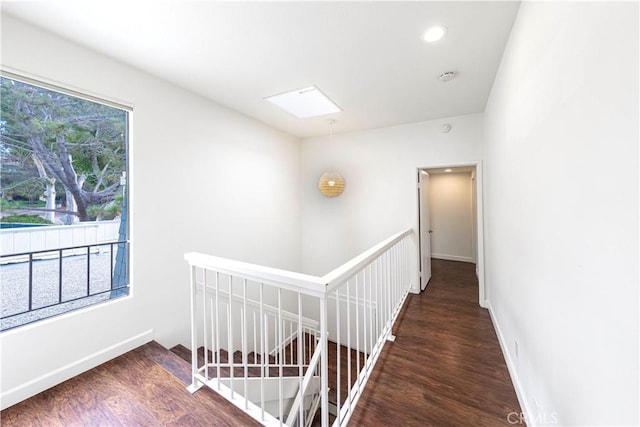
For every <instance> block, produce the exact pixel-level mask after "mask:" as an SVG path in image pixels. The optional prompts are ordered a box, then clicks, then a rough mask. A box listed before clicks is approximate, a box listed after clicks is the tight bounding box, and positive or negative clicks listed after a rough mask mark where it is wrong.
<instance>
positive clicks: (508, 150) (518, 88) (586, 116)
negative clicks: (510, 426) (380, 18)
mask: <svg viewBox="0 0 640 427" xmlns="http://www.w3.org/2000/svg"><path fill="white" fill-rule="evenodd" d="M638 55H639V46H638V3H637V2H628V3H615V2H593V3H591V2H575V3H569V2H523V3H522V5H521V8H520V12H519V15H518V17H517V19H516V22H515V24H514V27H513V31H512V34H511V37H510V40H509V43H508V45H507V48H506V50H505V53H504V56H503V58H502V63H501V66H500V69H499V72H498V75H497V77H496V79H495V82H494V86H493V89H492V92H491V96H490V99H489V102H488V104H487V109H486V112H485V147H486V164H485V171H486V175H485V184H486V185H485V196H486V198H485V209H486V211H485V216H484V218H485V227H486V229H485V236H486V240H485V242H486V246H485V250H486V252H485V254H486V281H487V286H488V296H489V300H490V306H491V308H492V314H493V317H494V320H495V323H496V325H497V326H498V333H499V336H500V338H501V340H502V344H503V345H504V350H505V353H506V357H507V362H508V363H509V365H510V368H511V374H512V377H513V379H514V380H515V382H516V386H517V389H518V391H519V394H520V397H521V399H522V400H523V402H522V403H523V410H524V411H525V412H526V416H527V423H528V424H529V425H543V424H554V425H607V426H610V425H638V423H639V421H640V420H639V418H638V405H639V395H638V392H639V384H638V379H639V369H638V364H639V360H640V355H639V353H638V338H639V330H638V325H639V319H638V308H639V307H638V306H639V304H638V296H639V295H638V256H639V252H638V218H639V210H638V191H639V185H638V184H639V183H638V180H639V175H638V170H639V164H638V163H639V162H638V154H639V153H638V140H639V134H638V115H639V113H640V111H639V107H638V104H639V103H638V90H639V87H638V73H639V70H638V59H639V58H638Z"/></svg>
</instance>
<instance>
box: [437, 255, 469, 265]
mask: <svg viewBox="0 0 640 427" xmlns="http://www.w3.org/2000/svg"><path fill="white" fill-rule="evenodd" d="M431 258H435V259H444V260H446V261H459V262H470V263H471V264H475V263H476V260H475V259H473V258H472V257H470V256H459V255H447V254H434V253H432V254H431Z"/></svg>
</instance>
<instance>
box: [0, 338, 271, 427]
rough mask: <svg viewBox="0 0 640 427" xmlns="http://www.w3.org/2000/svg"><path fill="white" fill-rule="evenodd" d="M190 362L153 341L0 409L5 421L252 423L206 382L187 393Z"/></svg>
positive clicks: (20, 423) (29, 423)
mask: <svg viewBox="0 0 640 427" xmlns="http://www.w3.org/2000/svg"><path fill="white" fill-rule="evenodd" d="M190 369H191V368H190V367H189V364H188V363H186V362H184V361H183V360H182V359H180V358H179V357H178V356H177V355H175V354H173V353H171V352H169V351H167V350H166V349H164V348H163V347H162V346H160V345H159V344H157V343H155V342H152V343H149V344H146V345H144V346H142V347H139V348H137V349H135V350H133V351H130V352H129V353H127V354H124V355H122V356H120V357H118V358H116V359H113V360H111V361H109V362H107V363H105V364H103V365H100V366H98V367H97V368H95V369H92V370H90V371H88V372H85V373H83V374H81V375H78V376H77V377H74V378H72V379H70V380H68V381H65V382H63V383H62V384H59V385H57V386H56V387H53V388H51V389H49V390H47V391H44V392H42V393H40V394H38V395H36V396H34V397H32V398H30V399H27V400H25V401H23V402H20V403H18V404H16V405H14V406H12V407H10V408H7V409H5V410H4V411H2V412H1V413H0V424H1V425H2V426H3V427H8V426H20V427H26V426H43V427H53V426H64V427H68V426H87V427H89V426H91V427H94V426H108V427H112V426H113V427H115V426H125V427H129V426H203V427H204V426H254V425H259V424H258V423H256V422H255V421H254V420H253V418H251V417H249V416H248V415H246V414H244V413H243V412H242V411H241V410H239V409H238V408H236V407H235V406H233V405H232V404H231V403H229V402H227V401H226V400H225V399H224V398H223V397H221V396H219V395H218V394H216V393H215V392H213V391H210V390H208V389H206V388H202V389H200V390H199V391H198V392H196V393H195V394H193V395H191V394H190V393H189V392H188V391H187V390H186V388H185V387H186V384H187V383H189V382H190V381H191V374H190V372H191V371H190Z"/></svg>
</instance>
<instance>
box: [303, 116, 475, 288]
mask: <svg viewBox="0 0 640 427" xmlns="http://www.w3.org/2000/svg"><path fill="white" fill-rule="evenodd" d="M443 123H451V125H452V130H451V132H449V133H442V132H441V130H440V128H441V126H442V124H443ZM336 127H337V128H336V129H337V130H339V128H338V125H336ZM301 150H302V152H301V156H302V164H301V176H302V178H301V185H302V241H303V246H302V266H303V270H304V272H305V273H308V274H319V275H322V274H325V273H327V272H329V271H331V270H332V269H333V268H335V267H337V266H339V265H340V264H342V263H344V262H345V261H347V260H349V259H350V258H352V257H354V256H356V255H358V254H359V253H360V252H362V251H364V250H366V249H368V248H369V247H371V246H373V245H374V244H376V243H378V242H380V241H381V240H383V239H385V238H387V237H389V236H391V235H392V234H394V233H397V232H399V231H401V230H403V229H405V228H414V229H415V228H416V227H417V221H418V220H417V216H418V206H417V203H418V199H417V177H418V175H417V169H418V168H421V167H428V166H437V165H444V164H460V163H465V162H473V161H477V160H480V159H481V157H482V115H481V114H471V115H465V116H458V117H451V118H448V119H446V120H433V121H428V122H421V123H413V124H408V125H401V126H394V127H388V128H383V129H375V130H370V131H364V132H357V133H348V134H338V135H334V138H333V148H332V149H331V152H332V153H333V165H334V169H335V170H336V171H338V172H340V173H341V174H342V175H343V176H344V178H345V181H346V187H345V190H344V193H342V194H341V195H340V196H338V197H335V198H327V197H324V196H323V195H322V194H320V192H319V191H318V189H317V183H318V178H319V177H320V175H321V174H322V173H323V172H324V171H326V170H327V169H328V168H329V165H330V157H329V139H328V138H327V137H322V138H313V139H307V140H304V141H302V145H301ZM415 231H416V239H415V241H414V243H415V253H416V254H417V253H418V247H417V230H415ZM414 262H417V259H416V260H414ZM416 265H417V264H416ZM415 270H416V272H417V267H416V268H415ZM416 278H417V277H416ZM413 285H414V287H415V290H417V289H418V287H419V285H418V283H417V281H415V282H414V283H413Z"/></svg>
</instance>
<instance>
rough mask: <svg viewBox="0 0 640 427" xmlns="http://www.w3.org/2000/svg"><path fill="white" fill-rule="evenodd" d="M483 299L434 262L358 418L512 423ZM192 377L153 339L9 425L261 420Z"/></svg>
mask: <svg viewBox="0 0 640 427" xmlns="http://www.w3.org/2000/svg"><path fill="white" fill-rule="evenodd" d="M477 299H478V287H477V282H476V279H475V273H474V266H473V265H472V264H465V263H458V262H451V261H439V260H433V278H432V279H431V283H430V284H429V286H428V288H427V290H426V291H425V292H423V293H421V294H420V295H410V296H409V297H408V299H407V302H406V303H405V307H404V309H403V311H402V312H401V314H400V317H399V319H398V321H397V322H396V325H395V327H394V332H395V334H396V336H397V339H396V341H395V342H394V343H387V344H386V345H385V347H384V349H383V351H382V353H381V355H380V359H379V360H378V363H377V364H376V367H375V369H374V372H373V374H372V376H371V378H370V379H369V382H368V383H367V386H366V388H365V391H364V393H363V395H362V397H361V398H360V401H359V402H358V405H357V407H356V409H355V411H354V413H353V416H352V418H351V420H350V423H349V424H350V425H352V426H385V425H387V426H428V425H433V426H462V425H473V426H496V425H509V423H508V422H507V415H508V414H509V413H510V412H520V407H519V405H518V401H517V399H516V395H515V391H514V390H513V386H512V384H511V381H510V378H509V373H508V371H507V367H506V365H505V363H504V359H503V356H502V353H501V351H500V347H499V344H498V341H497V338H496V335H495V332H494V330H493V326H492V324H491V320H490V318H489V314H488V312H487V311H486V310H484V309H482V308H480V307H479V306H478V304H477ZM334 347H335V346H334ZM330 350H331V351H333V353H335V350H336V349H335V348H330ZM181 351H182V353H184V354H181V356H182V357H185V358H187V359H189V360H190V353H189V352H188V350H186V349H184V348H182V349H180V348H178V349H176V350H175V352H176V353H178V354H180V353H181ZM333 353H332V354H333ZM345 354H346V352H345ZM353 357H354V360H355V358H357V355H353ZM330 360H332V361H334V362H335V354H334V355H333V356H332V357H331V358H330ZM345 360H346V358H345ZM190 375H191V374H190V367H189V364H188V363H187V362H185V361H184V360H182V359H181V358H180V357H178V356H177V355H176V354H173V353H171V352H169V351H167V350H166V349H164V348H163V347H161V346H160V345H159V344H157V343H149V344H146V345H144V346H142V347H140V348H138V349H136V350H133V351H131V352H129V353H127V354H125V355H123V356H120V357H118V358H116V359H114V360H112V361H110V362H107V363H105V364H103V365H101V366H99V367H97V368H95V369H93V370H91V371H89V372H86V373H84V374H81V375H79V376H77V377H75V378H72V379H71V380H69V381H66V382H64V383H62V384H60V385H58V386H56V387H53V388H52V389H50V390H47V391H45V392H43V393H40V394H38V395H37V396H34V397H32V398H31V399H28V400H26V401H24V402H21V403H18V404H17V405H14V406H12V407H10V408H8V409H6V410H4V411H2V412H1V413H0V423H1V424H2V426H21V427H22V426H46V427H49V426H178V425H179V426H252V425H257V424H256V422H255V421H254V420H253V419H252V418H250V417H249V416H247V415H246V414H244V413H243V412H242V411H240V410H239V409H237V408H236V407H235V406H233V405H232V404H230V403H229V402H227V401H226V400H225V399H223V398H222V397H220V396H219V395H217V394H216V393H214V392H212V391H210V390H208V389H206V388H203V389H201V390H199V391H198V392H197V393H195V394H194V395H190V394H189V393H188V392H187V391H186V390H185V385H186V384H188V383H189V382H190ZM343 376H344V378H342V379H343V381H344V384H343V385H342V388H346V387H345V386H346V375H343ZM334 388H335V387H334ZM342 392H343V390H341V394H342ZM334 393H335V392H334ZM334 399H335V397H334ZM332 418H333V417H332Z"/></svg>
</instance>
